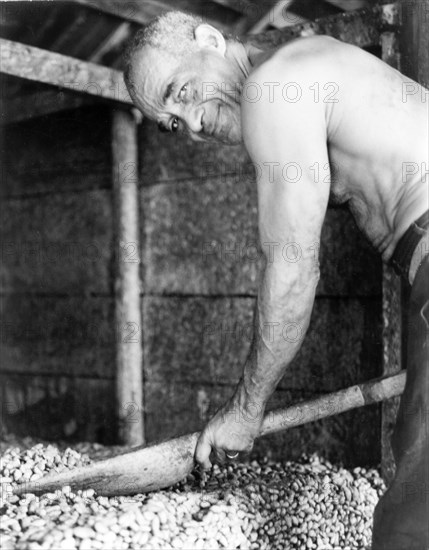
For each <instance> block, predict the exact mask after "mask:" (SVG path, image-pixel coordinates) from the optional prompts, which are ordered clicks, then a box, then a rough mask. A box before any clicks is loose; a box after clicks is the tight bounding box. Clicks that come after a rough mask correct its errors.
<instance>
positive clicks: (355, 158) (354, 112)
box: [250, 36, 429, 261]
mask: <svg viewBox="0 0 429 550" xmlns="http://www.w3.org/2000/svg"><path fill="white" fill-rule="evenodd" d="M274 58H275V64H273V65H274V68H275V70H273V81H275V80H277V81H278V82H280V84H281V86H284V85H285V84H287V83H288V74H289V73H290V67H291V66H293V65H294V64H302V61H303V60H305V63H306V66H308V67H309V70H310V71H311V70H312V65H313V67H314V86H312V89H311V90H308V89H306V90H304V89H303V90H302V93H310V94H313V97H314V101H318V102H320V103H321V108H324V109H325V121H326V133H327V147H328V154H329V163H330V167H331V189H330V190H331V198H332V200H333V201H335V202H338V203H344V202H347V203H348V205H349V208H350V210H351V212H352V214H353V216H354V217H355V220H356V222H357V224H358V226H359V227H360V228H361V230H362V231H363V232H364V233H365V235H366V236H367V237H368V239H369V240H370V241H371V242H372V244H373V245H374V246H375V247H376V248H377V249H378V250H379V252H380V253H381V254H382V257H383V259H384V260H385V261H387V260H388V259H389V258H390V256H391V255H392V253H393V251H394V248H395V246H396V244H397V242H398V240H399V239H400V237H401V236H402V235H403V233H404V232H405V231H406V229H407V228H408V227H409V225H410V224H411V223H412V222H413V221H414V220H416V219H417V218H418V217H419V216H420V215H421V214H422V213H423V212H425V211H426V210H427V209H428V178H429V176H428V173H427V170H428V168H429V161H428V151H429V123H428V120H429V97H428V94H427V91H426V90H425V89H423V88H421V87H420V86H418V85H417V84H416V83H414V82H413V81H411V80H410V79H409V78H407V77H405V76H404V75H402V74H401V73H399V72H398V71H396V70H395V69H393V68H391V67H389V66H388V65H387V64H385V63H383V62H382V61H380V60H379V59H378V58H376V57H375V56H372V55H370V54H368V53H367V52H365V51H363V50H361V49H359V48H357V47H353V46H350V45H347V44H344V43H342V42H339V41H337V40H334V39H332V38H328V37H323V36H318V37H312V38H304V39H298V40H295V41H293V42H290V43H288V44H287V45H286V46H284V47H282V48H281V49H279V50H276V51H275V52H273V54H272V55H271V56H270V57H269V58H268V60H267V55H266V54H264V55H263V56H261V58H260V61H261V60H262V64H264V65H265V64H268V65H269V64H270V63H271V60H272V59H274ZM308 60H310V62H309V63H308ZM279 63H280V64H281V66H282V67H283V66H284V74H285V78H284V80H283V81H282V79H281V78H280V79H279V72H278V65H279ZM259 65H260V63H259ZM274 73H275V74H274ZM321 75H323V77H322V78H321ZM250 79H251V77H250ZM298 84H299V83H298ZM307 88H308V86H307ZM276 91H277V90H276ZM293 92H294V90H293V89H292V88H291V90H290V97H292V98H293V97H294V95H293ZM286 96H287V97H289V96H288V95H287V94H286ZM280 100H284V97H281V99H280ZM285 122H286V121H285ZM297 131H299V129H298V130H297ZM320 170H321V172H320V174H319V176H320V177H327V176H326V171H324V170H323V167H320Z"/></svg>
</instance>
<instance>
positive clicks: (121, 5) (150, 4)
mask: <svg viewBox="0 0 429 550" xmlns="http://www.w3.org/2000/svg"><path fill="white" fill-rule="evenodd" d="M74 1H75V2H76V3H78V4H82V5H84V6H87V7H89V8H93V9H95V10H98V11H99V12H102V13H108V14H110V15H113V16H115V17H118V18H120V19H123V20H125V21H129V22H133V23H137V24H139V25H147V24H148V23H150V21H152V20H153V19H154V18H155V17H157V16H159V15H161V14H162V13H165V12H167V11H171V10H174V9H179V10H182V11H186V12H190V13H195V14H196V15H200V16H201V17H203V18H204V19H205V20H206V21H207V22H208V23H211V24H213V25H215V26H217V27H218V28H219V29H220V30H223V31H231V25H230V24H228V23H225V21H226V16H227V14H228V12H229V14H231V13H234V12H236V10H233V11H232V12H231V8H230V7H229V6H227V4H225V3H221V2H211V1H210V0H204V2H196V1H195V0H188V1H186V0H181V2H180V4H179V5H178V6H175V5H174V4H173V3H172V2H169V1H166V0H137V1H135V0H134V1H129V2H128V1H126V0H125V1H122V0H74ZM238 13H239V12H237V15H238Z"/></svg>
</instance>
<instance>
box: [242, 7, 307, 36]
mask: <svg viewBox="0 0 429 550" xmlns="http://www.w3.org/2000/svg"><path fill="white" fill-rule="evenodd" d="M294 1H295V0H280V2H277V4H276V5H275V6H274V7H273V8H271V9H270V11H269V12H267V13H266V14H265V15H264V17H262V19H261V20H260V21H258V22H257V23H255V24H254V25H253V27H252V28H251V29H250V30H249V31H248V32H249V34H257V33H260V32H264V31H265V30H266V29H267V28H268V27H269V26H270V25H271V26H272V27H276V28H279V29H280V28H283V27H289V26H291V25H297V24H301V23H304V22H306V19H303V18H302V17H300V16H299V15H295V14H292V13H291V12H289V11H288V10H289V6H290V5H291V4H293V2H294Z"/></svg>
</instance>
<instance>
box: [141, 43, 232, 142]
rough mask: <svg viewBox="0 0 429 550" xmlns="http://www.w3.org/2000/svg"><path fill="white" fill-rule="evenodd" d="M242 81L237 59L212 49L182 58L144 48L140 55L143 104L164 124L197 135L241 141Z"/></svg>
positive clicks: (146, 111) (147, 112)
mask: <svg viewBox="0 0 429 550" xmlns="http://www.w3.org/2000/svg"><path fill="white" fill-rule="evenodd" d="M239 82H240V76H239V75H237V74H236V73H235V71H234V66H233V65H232V63H230V62H229V61H228V60H227V59H226V58H225V57H224V56H223V55H221V54H220V53H219V52H217V51H214V50H210V49H198V50H197V51H195V52H192V53H190V54H189V56H187V58H186V59H183V60H182V59H179V60H177V59H173V58H172V57H170V56H167V55H166V54H164V53H162V52H160V51H159V50H155V49H152V48H144V49H143V50H142V51H141V52H139V53H138V54H136V57H135V59H134V67H133V85H134V91H135V97H134V101H135V103H136V105H137V107H138V108H139V109H141V111H142V112H143V113H144V114H145V115H146V116H147V117H148V118H150V119H152V120H155V121H156V122H157V123H158V125H159V126H160V128H161V129H165V130H167V131H171V132H184V133H186V134H188V135H189V136H190V137H191V138H192V139H193V140H194V141H218V142H222V143H229V144H235V143H240V142H241V139H242V138H241V117H240V93H239V92H240V90H239V89H238V86H239V84H238V83H239ZM133 95H134V94H133Z"/></svg>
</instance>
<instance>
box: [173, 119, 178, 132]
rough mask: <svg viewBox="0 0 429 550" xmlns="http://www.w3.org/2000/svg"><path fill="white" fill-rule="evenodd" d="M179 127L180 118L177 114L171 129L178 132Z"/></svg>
mask: <svg viewBox="0 0 429 550" xmlns="http://www.w3.org/2000/svg"><path fill="white" fill-rule="evenodd" d="M178 129H179V119H178V118H177V116H175V117H174V118H173V120H172V122H171V131H172V132H177V130H178Z"/></svg>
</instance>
